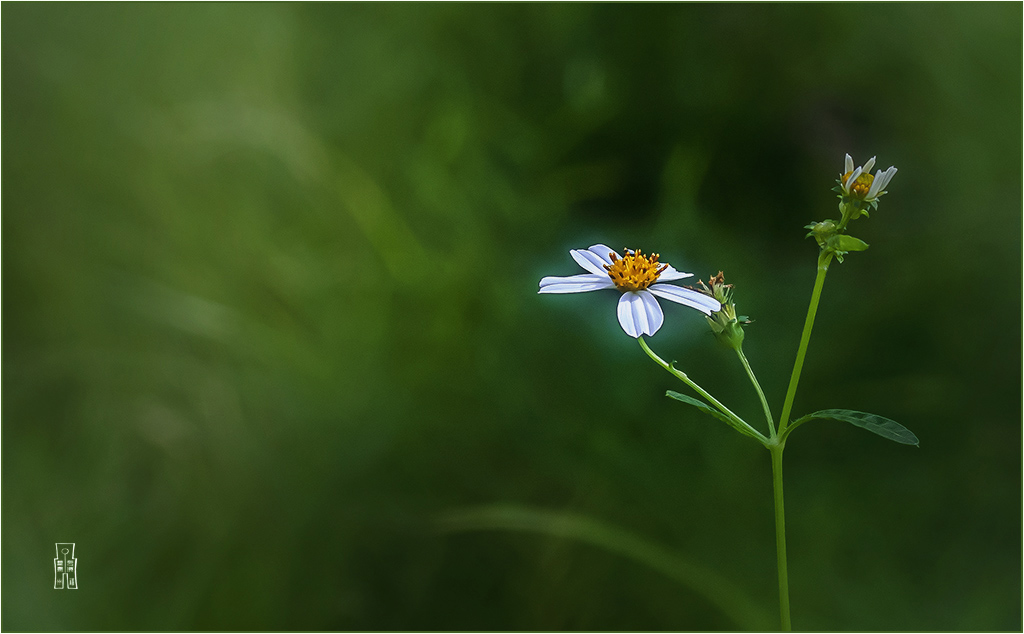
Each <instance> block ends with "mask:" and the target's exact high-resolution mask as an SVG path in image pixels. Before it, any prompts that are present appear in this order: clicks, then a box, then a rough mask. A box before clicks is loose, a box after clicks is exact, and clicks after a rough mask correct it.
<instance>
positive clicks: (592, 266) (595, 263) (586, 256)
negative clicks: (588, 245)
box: [569, 249, 608, 275]
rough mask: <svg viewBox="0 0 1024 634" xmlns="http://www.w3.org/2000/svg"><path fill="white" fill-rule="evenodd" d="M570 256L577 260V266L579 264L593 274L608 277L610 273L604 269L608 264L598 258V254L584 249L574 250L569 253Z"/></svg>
mask: <svg viewBox="0 0 1024 634" xmlns="http://www.w3.org/2000/svg"><path fill="white" fill-rule="evenodd" d="M569 255H571V256H572V259H574V260H576V264H579V265H580V266H582V267H583V268H585V269H586V270H588V271H590V272H591V273H596V274H598V275H608V271H606V270H605V268H604V265H605V264H607V263H606V262H605V261H604V260H602V259H601V258H599V257H597V255H596V254H594V253H591V252H590V251H584V250H582V249H573V250H572V251H569Z"/></svg>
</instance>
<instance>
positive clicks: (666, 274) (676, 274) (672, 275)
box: [658, 264, 693, 282]
mask: <svg viewBox="0 0 1024 634" xmlns="http://www.w3.org/2000/svg"><path fill="white" fill-rule="evenodd" d="M687 277H693V273H683V272H682V271H677V270H676V269H675V267H674V266H672V265H671V264H670V265H669V267H668V268H667V269H665V270H664V271H662V272H661V275H659V276H658V279H659V280H661V281H663V282H671V281H672V280H681V279H684V278H687Z"/></svg>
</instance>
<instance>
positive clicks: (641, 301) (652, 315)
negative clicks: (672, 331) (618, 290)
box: [617, 291, 665, 337]
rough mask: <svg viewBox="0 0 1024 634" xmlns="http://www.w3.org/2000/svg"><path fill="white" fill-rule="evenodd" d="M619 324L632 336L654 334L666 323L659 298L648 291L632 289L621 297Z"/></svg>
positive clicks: (618, 310)
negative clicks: (655, 297)
mask: <svg viewBox="0 0 1024 634" xmlns="http://www.w3.org/2000/svg"><path fill="white" fill-rule="evenodd" d="M617 312H618V316H619V325H620V326H622V329H623V330H625V331H626V334H627V335H629V336H630V337H639V336H640V335H653V334H654V333H656V332H658V329H659V328H661V324H663V323H665V313H663V312H662V311H661V306H659V305H658V300H656V299H654V296H653V295H651V294H650V293H648V292H647V291H635V292H634V291H630V292H628V293H623V294H622V297H620V298H619V306H618V309H617Z"/></svg>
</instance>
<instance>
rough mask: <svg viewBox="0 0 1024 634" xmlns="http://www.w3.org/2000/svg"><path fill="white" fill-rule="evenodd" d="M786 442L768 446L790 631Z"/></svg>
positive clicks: (784, 615)
mask: <svg viewBox="0 0 1024 634" xmlns="http://www.w3.org/2000/svg"><path fill="white" fill-rule="evenodd" d="M785 446H786V445H785V444H784V443H781V444H776V445H772V446H770V447H769V448H768V451H770V452H771V454H772V491H773V492H774V493H775V555H776V558H777V560H778V568H779V615H780V618H781V620H782V631H783V632H790V631H792V630H793V624H792V622H791V620H790V617H789V569H788V566H787V564H786V507H785V504H784V503H783V500H782V450H783V449H784V448H785Z"/></svg>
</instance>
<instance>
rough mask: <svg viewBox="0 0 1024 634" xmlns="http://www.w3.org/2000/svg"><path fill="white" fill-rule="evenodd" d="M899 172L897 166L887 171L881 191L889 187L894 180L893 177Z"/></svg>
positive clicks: (883, 176) (880, 187)
mask: <svg viewBox="0 0 1024 634" xmlns="http://www.w3.org/2000/svg"><path fill="white" fill-rule="evenodd" d="M898 171H899V170H898V169H896V167H895V166H892V165H890V166H889V169H887V170H885V173H884V174H882V184H881V185H880V186H879V189H885V188H886V187H887V186H888V185H889V181H891V180H892V177H893V176H895V175H896V172H898Z"/></svg>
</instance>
